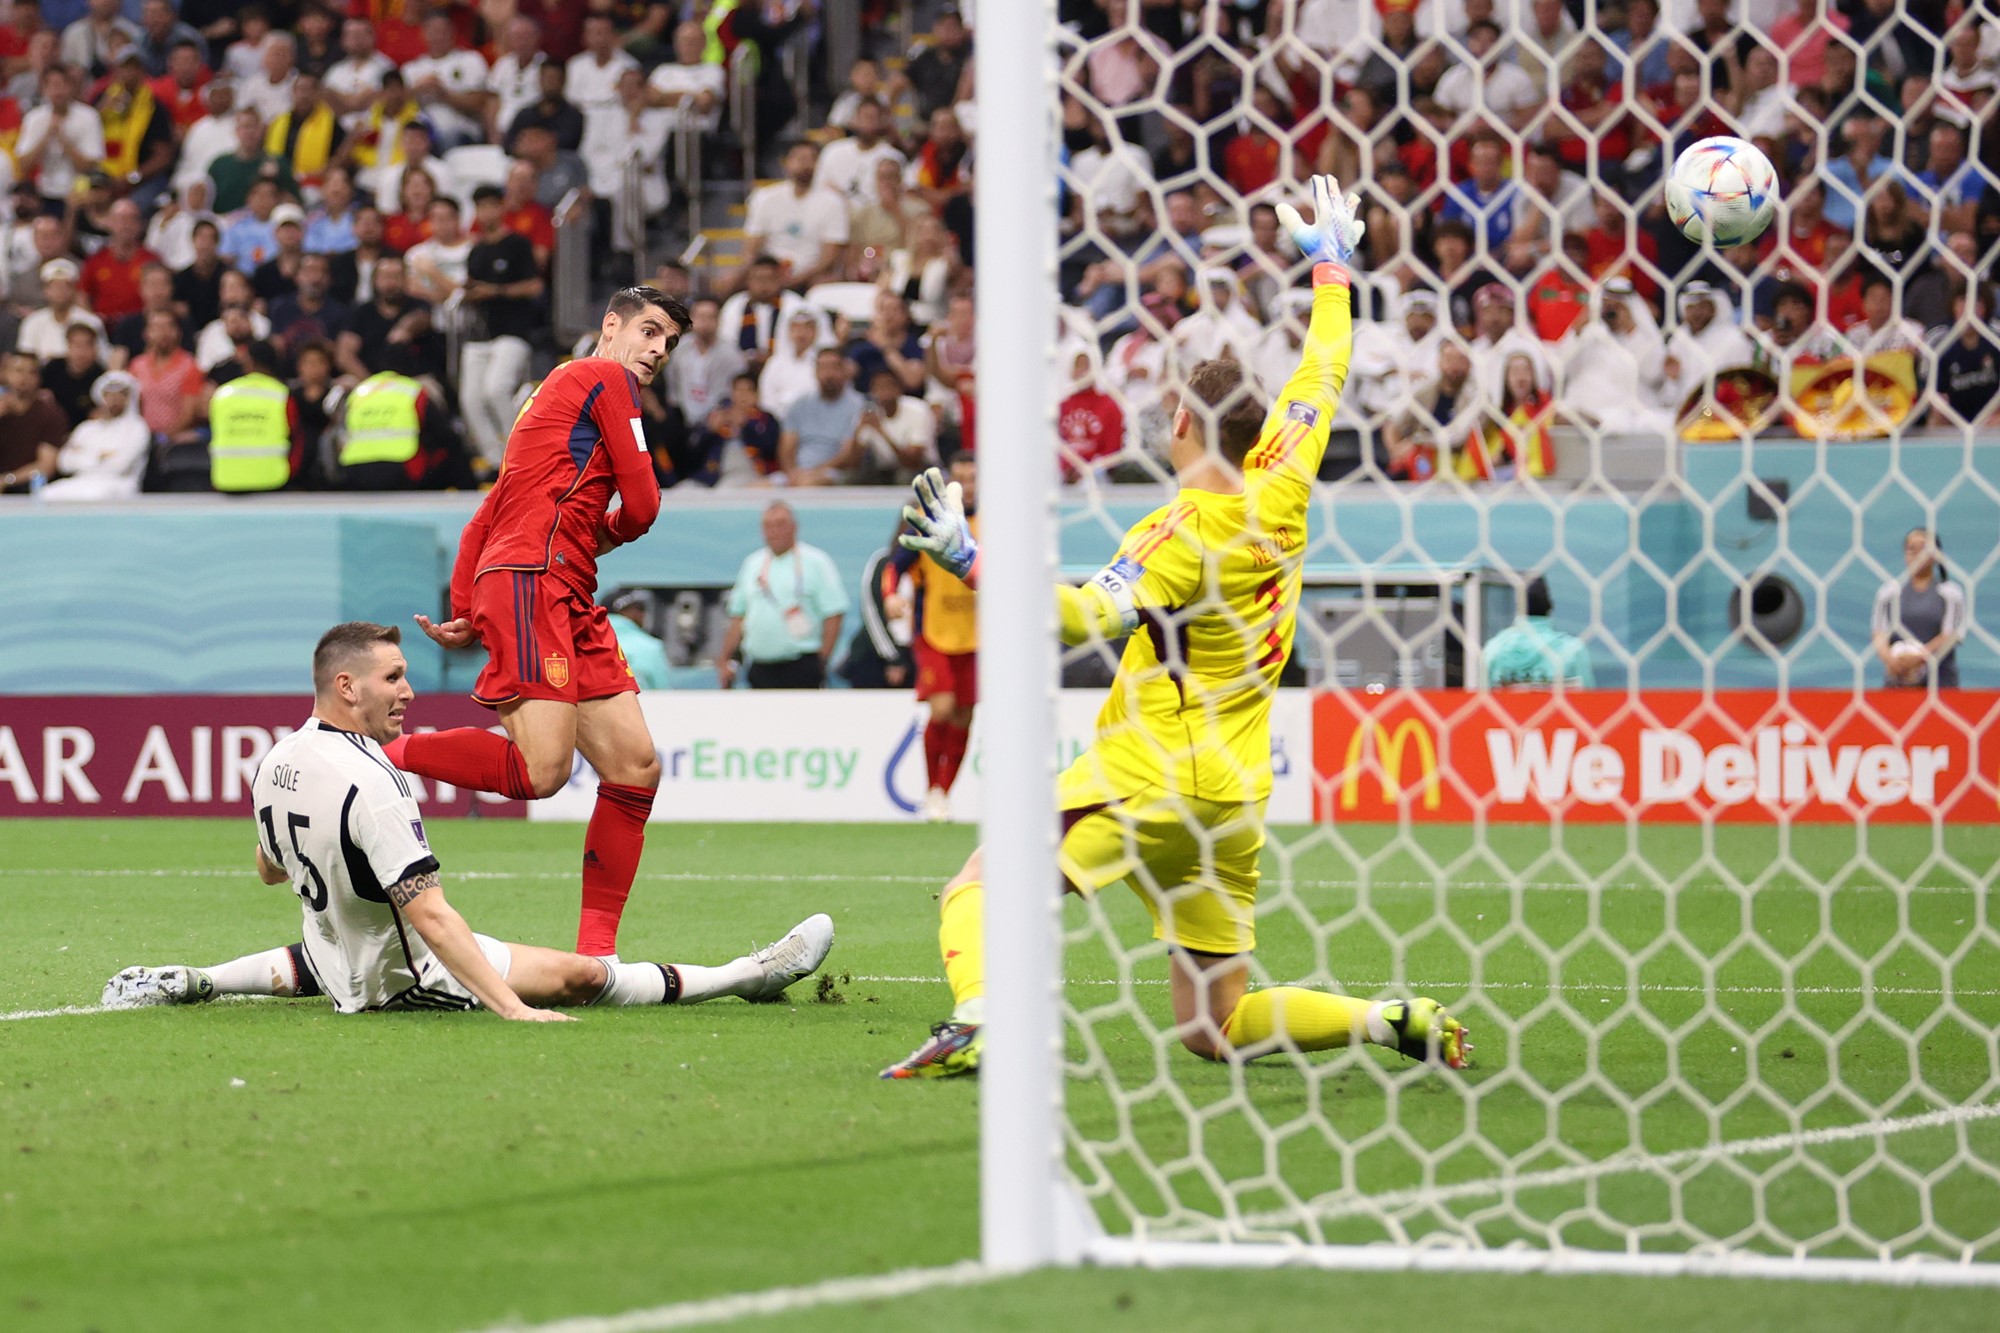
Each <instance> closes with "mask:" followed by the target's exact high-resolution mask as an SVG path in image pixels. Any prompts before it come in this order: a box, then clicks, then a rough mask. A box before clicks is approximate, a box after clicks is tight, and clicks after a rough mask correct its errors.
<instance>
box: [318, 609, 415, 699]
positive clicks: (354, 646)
mask: <svg viewBox="0 0 2000 1333" xmlns="http://www.w3.org/2000/svg"><path fill="white" fill-rule="evenodd" d="M402 641H403V631H402V630H400V629H398V628H396V627H395V626H394V625H378V624H376V623H375V622H374V621H372V620H350V621H348V622H346V623H345V624H342V625H335V626H334V627H333V628H332V629H330V630H328V631H327V632H326V633H324V634H322V635H320V636H319V643H318V644H317V645H315V646H314V648H313V693H314V694H325V693H326V692H327V691H328V690H330V689H332V688H333V678H334V677H335V676H337V675H339V674H340V672H341V669H342V668H343V667H345V666H346V665H347V664H348V663H349V662H352V661H353V660H354V659H355V658H356V657H357V656H359V655H360V654H362V653H366V652H372V651H374V648H375V645H376V644H378V643H387V644H400V643H401V642H402Z"/></svg>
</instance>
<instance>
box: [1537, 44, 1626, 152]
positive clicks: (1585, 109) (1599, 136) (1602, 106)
mask: <svg viewBox="0 0 2000 1333" xmlns="http://www.w3.org/2000/svg"><path fill="white" fill-rule="evenodd" d="M1562 105H1563V109H1564V110H1565V111H1567V112H1569V116H1568V117H1563V116H1551V117H1549V119H1548V121H1547V122H1546V124H1545V126H1544V129H1543V138H1544V139H1545V140H1546V141H1548V142H1550V143H1553V144H1555V145H1556V150H1557V152H1558V154H1559V155H1560V156H1561V159H1562V164H1563V165H1564V166H1565V167H1568V168H1569V169H1570V170H1571V171H1577V172H1586V173H1587V172H1588V168H1589V165H1590V145H1591V143H1592V142H1593V141H1595V142H1596V144H1597V160H1598V161H1600V162H1603V163H1614V162H1623V161H1624V160H1625V155H1626V154H1627V153H1629V152H1631V151H1632V126H1631V118H1630V117H1628V116H1627V115H1626V114H1625V85H1624V82H1623V80H1622V79H1619V78H1616V77H1614V76H1613V75H1612V74H1611V72H1610V53H1609V52H1608V51H1606V50H1605V48H1604V45H1603V43H1602V42H1600V41H1597V40H1585V41H1583V42H1582V43H1580V44H1579V45H1578V46H1577V47H1576V49H1575V51H1574V52H1573V53H1572V54H1571V56H1570V59H1569V71H1568V78H1567V80H1566V81H1565V82H1564V84H1563V89H1562ZM1571 120H1574V121H1575V122H1576V123H1577V124H1578V125H1581V126H1582V127H1583V128H1582V131H1581V132H1578V131H1576V130H1574V129H1572V128H1571V126H1570V121H1571Z"/></svg>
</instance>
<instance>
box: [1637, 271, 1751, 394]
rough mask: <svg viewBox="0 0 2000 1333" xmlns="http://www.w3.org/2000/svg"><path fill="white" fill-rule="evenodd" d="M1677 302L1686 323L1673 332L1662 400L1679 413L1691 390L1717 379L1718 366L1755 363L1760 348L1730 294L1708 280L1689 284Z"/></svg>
mask: <svg viewBox="0 0 2000 1333" xmlns="http://www.w3.org/2000/svg"><path fill="white" fill-rule="evenodd" d="M1675 306H1676V308H1677V309H1678V310H1679V312H1680V322H1679V323H1677V324H1675V325H1674V331H1673V332H1672V333H1671V334H1669V335H1668V337H1667V348H1666V358H1665V360H1664V362H1663V363H1662V365H1661V373H1660V396H1659V399H1658V400H1657V401H1658V403H1659V405H1660V406H1661V407H1664V408H1666V409H1667V410H1668V411H1669V412H1675V413H1678V412H1679V411H1680V408H1681V404H1682V403H1684V402H1686V401H1687V398H1688V395H1689V394H1691V393H1693V392H1694V391H1695V390H1696V389H1698V388H1700V387H1701V386H1703V385H1705V384H1709V383H1712V382H1713V381H1714V379H1715V375H1716V372H1717V371H1722V370H1729V369H1731V368H1733V367H1735V366H1747V365H1749V364H1750V362H1751V360H1752V359H1753V358H1754V357H1755V356H1756V355H1757V349H1756V347H1755V345H1753V344H1752V343H1751V341H1750V336H1749V335H1748V334H1746V333H1744V332H1743V330H1742V329H1741V328H1740V327H1739V326H1738V325H1737V323H1736V321H1735V319H1734V318H1733V315H1734V311H1733V310H1731V309H1730V306H1729V301H1728V298H1726V297H1722V296H1719V295H1718V294H1717V293H1716V290H1715V288H1714V287H1713V286H1711V285H1709V284H1708V283H1706V282H1700V281H1695V282H1688V283H1683V284H1682V285H1681V289H1680V293H1679V295H1678V296H1677V297H1676V298H1675Z"/></svg>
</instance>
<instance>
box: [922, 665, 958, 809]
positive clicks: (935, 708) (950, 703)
mask: <svg viewBox="0 0 2000 1333" xmlns="http://www.w3.org/2000/svg"><path fill="white" fill-rule="evenodd" d="M918 669H919V671H920V672H921V671H922V667H919V668H918ZM923 679H924V677H923V676H922V675H920V676H919V677H918V680H919V686H918V697H919V698H921V699H923V701H924V703H925V704H926V705H927V706H928V707H929V709H930V719H929V720H928V721H927V722H925V723H924V815H925V817H926V818H928V819H930V820H932V821H933V822H937V821H941V820H945V819H949V818H950V817H951V795H950V793H951V779H950V778H949V777H947V776H946V770H947V768H952V767H953V766H952V764H951V740H952V736H951V719H952V716H953V714H955V713H956V712H957V711H958V698H957V696H956V695H954V694H953V693H952V692H951V690H950V689H949V688H948V687H947V688H942V689H941V688H937V687H935V685H934V686H933V688H932V689H930V690H929V691H928V692H926V691H925V690H924V689H923V687H922V681H923ZM954 771H955V769H954Z"/></svg>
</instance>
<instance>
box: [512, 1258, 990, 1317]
mask: <svg viewBox="0 0 2000 1333" xmlns="http://www.w3.org/2000/svg"><path fill="white" fill-rule="evenodd" d="M1001 1276H1002V1275H1001V1274H999V1273H995V1272H992V1271H991V1270H989V1269H987V1268H985V1267H983V1266H982V1265H981V1264H979V1263H978V1262H977V1261H976V1260H972V1259H967V1260H964V1261H962V1262H960V1263H955V1264H946V1265H944V1266H943V1267H941V1268H905V1269H902V1270H900V1271H898V1272H894V1273H883V1274H881V1275H880V1276H876V1277H837V1278H830V1279H828V1280H827V1281H825V1282H814V1283H810V1284H808V1285H806V1286H800V1287H775V1288H773V1289H771V1290H769V1291H751V1292H743V1293H740V1294H738V1295H734V1296H716V1297H712V1298H710V1299H708V1300H703V1301H682V1302H679V1303H677V1304H674V1305H656V1306H653V1307H652V1308H650V1309H645V1310H629V1311H627V1312H626V1313H624V1314H615V1315H578V1316H576V1317H574V1318H570V1319H559V1320H556V1321H555V1322H554V1323H548V1324H518V1323H517V1324H499V1325H495V1326H493V1327H492V1328H491V1329H489V1330H488V1333H656V1331H657V1330H661V1329H674V1328H700V1327H702V1326H704V1325H708V1324H729V1323H734V1322H735V1321H737V1320H739V1319H749V1318H751V1317H753V1316H756V1315H774V1314H790V1313H793V1312H794V1311H798V1310H814V1309H819V1308H822V1307H824V1306H829V1305H854V1304H858V1303H859V1302H861V1301H879V1300H887V1299H889V1298H891V1297H895V1296H913V1295H915V1294H917V1293H918V1292H923V1291H931V1290H933V1289H935V1288H937V1287H969V1286H976V1285H979V1284H980V1283H985V1282H992V1281H994V1280H996V1279H998V1278H999V1277H1001Z"/></svg>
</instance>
